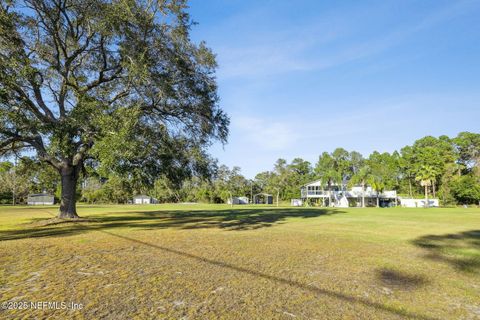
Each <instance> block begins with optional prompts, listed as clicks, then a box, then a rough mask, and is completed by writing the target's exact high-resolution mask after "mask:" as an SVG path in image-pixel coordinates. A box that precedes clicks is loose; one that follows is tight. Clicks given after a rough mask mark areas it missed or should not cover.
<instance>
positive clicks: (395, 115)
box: [190, 0, 480, 178]
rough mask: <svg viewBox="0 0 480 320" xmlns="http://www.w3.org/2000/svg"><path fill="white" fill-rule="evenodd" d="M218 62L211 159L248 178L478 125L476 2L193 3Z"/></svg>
mask: <svg viewBox="0 0 480 320" xmlns="http://www.w3.org/2000/svg"><path fill="white" fill-rule="evenodd" d="M190 13H191V15H192V18H193V20H195V21H197V22H198V23H199V24H198V25H197V26H195V27H194V28H193V30H192V37H193V39H194V40H197V41H198V40H205V41H206V42H207V44H208V45H209V46H210V47H211V48H212V49H213V51H214V52H215V53H216V54H217V61H218V63H219V68H218V70H217V78H218V84H219V95H220V99H221V101H220V104H221V107H222V108H223V109H224V110H225V111H226V112H227V113H228V114H229V115H230V117H231V126H230V137H229V141H228V144H227V145H226V146H224V147H222V146H221V145H214V146H213V147H212V148H211V153H212V155H213V156H215V157H216V158H218V159H219V161H220V163H222V164H226V165H228V166H230V167H231V166H234V165H236V166H240V167H241V168H242V173H243V174H244V175H245V176H247V177H248V178H253V177H254V176H255V174H256V173H258V172H261V171H265V170H271V169H272V167H273V163H274V162H275V161H276V160H277V159H278V158H285V159H287V160H288V161H291V160H292V159H293V158H295V157H301V158H304V159H306V160H308V161H311V162H312V163H313V164H314V163H315V162H316V161H317V159H318V155H319V154H320V153H322V152H323V151H332V150H333V149H335V148H336V147H343V148H346V149H347V150H357V151H359V152H361V153H363V154H364V155H368V154H369V153H370V152H372V151H373V150H378V151H388V152H391V151H393V150H397V149H400V148H401V147H403V146H405V145H408V144H412V143H413V142H414V141H415V140H416V139H418V138H421V137H423V136H425V135H434V136H439V135H442V134H446V135H450V136H454V135H456V134H457V133H458V132H460V131H473V132H479V131H480V130H479V128H480V19H478V17H479V16H480V1H478V0H477V1H473V0H468V1H461V0H459V1H456V0H449V1H441V0H435V1H428V0H419V1H409V0H402V1H399V0H397V1H388V0H387V1H385V0H382V1H368V0H367V1H302V0H299V1H280V0H276V1H247V0H243V1H240V0H223V1H221V0H192V1H191V2H190Z"/></svg>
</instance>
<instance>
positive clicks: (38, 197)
mask: <svg viewBox="0 0 480 320" xmlns="http://www.w3.org/2000/svg"><path fill="white" fill-rule="evenodd" d="M54 203H55V197H54V196H52V195H51V194H48V193H36V194H29V195H28V197H27V204H28V205H30V206H50V205H53V204H54Z"/></svg>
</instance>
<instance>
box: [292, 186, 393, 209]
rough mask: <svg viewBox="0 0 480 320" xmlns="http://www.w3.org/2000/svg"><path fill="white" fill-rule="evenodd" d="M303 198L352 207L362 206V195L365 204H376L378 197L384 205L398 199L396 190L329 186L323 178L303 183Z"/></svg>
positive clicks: (390, 204)
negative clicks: (380, 190)
mask: <svg viewBox="0 0 480 320" xmlns="http://www.w3.org/2000/svg"><path fill="white" fill-rule="evenodd" d="M300 194H301V198H302V200H303V201H305V202H307V203H308V202H312V201H313V202H317V203H322V205H323V206H330V207H343V208H345V207H351V206H357V207H361V206H362V197H363V198H364V199H365V206H376V205H377V199H378V202H379V204H380V206H382V207H390V206H394V205H395V204H396V201H397V192H396V191H395V190H391V191H383V192H380V193H379V192H377V191H375V190H373V188H372V187H369V186H367V187H366V188H365V190H363V188H362V187H361V186H354V187H352V188H350V189H347V188H346V187H345V186H339V185H333V186H330V187H329V188H327V187H326V186H325V185H324V184H322V181H321V180H316V181H312V182H310V183H307V184H305V185H303V186H302V187H301V189H300Z"/></svg>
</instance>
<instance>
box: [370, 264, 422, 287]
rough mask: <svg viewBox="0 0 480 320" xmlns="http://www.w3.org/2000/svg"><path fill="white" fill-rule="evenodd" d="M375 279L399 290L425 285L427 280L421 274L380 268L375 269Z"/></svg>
mask: <svg viewBox="0 0 480 320" xmlns="http://www.w3.org/2000/svg"><path fill="white" fill-rule="evenodd" d="M376 276H377V279H378V280H379V281H380V282H381V283H382V284H383V285H386V286H390V287H393V288H395V289H399V290H414V289H417V288H419V287H422V286H425V285H427V284H428V283H429V281H428V280H427V279H426V278H425V277H424V276H421V275H417V274H409V273H406V272H403V271H398V270H393V269H389V268H382V269H379V270H377V275H376Z"/></svg>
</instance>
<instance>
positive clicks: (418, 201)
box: [399, 198, 439, 208]
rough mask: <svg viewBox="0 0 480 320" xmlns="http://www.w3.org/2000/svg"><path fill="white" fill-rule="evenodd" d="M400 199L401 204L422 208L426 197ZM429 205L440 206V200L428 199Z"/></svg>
mask: <svg viewBox="0 0 480 320" xmlns="http://www.w3.org/2000/svg"><path fill="white" fill-rule="evenodd" d="M399 199H400V205H401V206H402V207H406V208H422V207H425V199H404V198H399ZM428 206H429V207H438V206H439V201H438V199H428Z"/></svg>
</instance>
